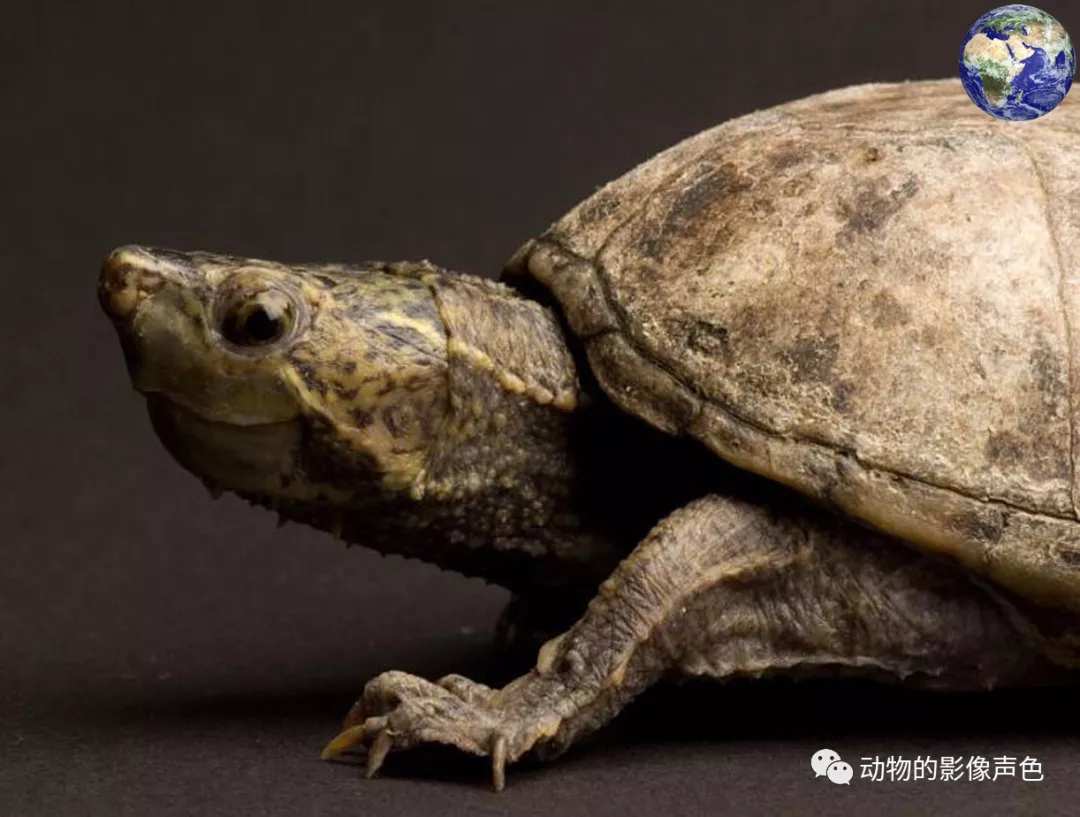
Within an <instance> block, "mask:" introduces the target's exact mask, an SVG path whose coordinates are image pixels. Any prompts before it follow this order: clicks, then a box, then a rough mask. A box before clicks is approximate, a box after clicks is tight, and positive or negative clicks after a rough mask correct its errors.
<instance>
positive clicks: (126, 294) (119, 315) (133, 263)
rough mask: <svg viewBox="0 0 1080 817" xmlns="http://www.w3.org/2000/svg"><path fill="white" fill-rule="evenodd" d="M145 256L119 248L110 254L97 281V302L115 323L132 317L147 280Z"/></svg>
mask: <svg viewBox="0 0 1080 817" xmlns="http://www.w3.org/2000/svg"><path fill="white" fill-rule="evenodd" d="M154 277H156V276H155V275H154V273H149V272H148V271H147V270H146V265H145V253H144V252H143V251H142V250H141V249H139V248H138V247H119V248H117V249H115V250H113V251H112V252H111V253H109V256H108V257H107V258H106V259H105V262H104V263H103V264H102V265H101V274H100V276H99V277H98V300H99V301H100V302H101V308H102V309H104V310H105V313H106V314H107V315H108V316H109V317H110V318H112V319H113V320H114V321H123V320H126V319H128V318H130V317H131V316H132V315H133V314H134V313H135V308H136V307H137V306H138V305H139V301H140V300H142V298H143V296H144V294H145V291H146V288H147V284H148V279H149V278H154Z"/></svg>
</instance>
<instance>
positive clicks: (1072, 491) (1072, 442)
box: [1006, 137, 1080, 518]
mask: <svg viewBox="0 0 1080 817" xmlns="http://www.w3.org/2000/svg"><path fill="white" fill-rule="evenodd" d="M1006 138H1007V139H1009V141H1010V142H1012V143H1013V144H1014V145H1016V147H1017V149H1019V150H1020V151H1022V152H1023V153H1024V154H1025V155H1026V156H1027V157H1028V160H1029V161H1030V162H1031V167H1032V169H1033V170H1034V171H1035V181H1037V182H1038V184H1039V195H1040V197H1041V199H1042V211H1043V217H1044V218H1045V220H1046V228H1047V230H1049V232H1050V245H1051V246H1052V247H1053V248H1054V260H1055V261H1056V262H1057V268H1058V285H1057V299H1058V305H1059V306H1060V308H1061V319H1062V323H1063V325H1064V327H1065V379H1066V383H1067V386H1068V399H1069V418H1068V419H1069V498H1070V500H1071V501H1072V508H1073V517H1074V518H1080V509H1078V508H1077V485H1076V428H1075V424H1076V423H1075V411H1076V406H1075V404H1074V402H1073V377H1074V375H1073V343H1072V335H1073V328H1072V321H1071V320H1070V319H1069V302H1068V300H1067V299H1066V297H1065V278H1066V274H1065V260H1064V258H1063V257H1062V255H1061V244H1060V243H1059V242H1058V236H1057V232H1056V231H1055V230H1054V220H1053V214H1052V213H1051V211H1050V191H1049V190H1047V189H1046V176H1045V175H1044V174H1043V171H1042V168H1041V167H1040V166H1039V161H1038V159H1036V157H1035V154H1034V153H1033V152H1032V150H1031V148H1030V147H1028V146H1027V145H1025V144H1023V143H1021V142H1018V141H1016V140H1015V139H1012V138H1010V137H1006Z"/></svg>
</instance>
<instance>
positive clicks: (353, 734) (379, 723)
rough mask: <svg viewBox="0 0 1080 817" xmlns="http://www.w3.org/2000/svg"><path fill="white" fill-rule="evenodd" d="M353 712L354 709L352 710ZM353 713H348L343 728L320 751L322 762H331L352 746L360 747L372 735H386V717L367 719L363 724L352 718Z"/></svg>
mask: <svg viewBox="0 0 1080 817" xmlns="http://www.w3.org/2000/svg"><path fill="white" fill-rule="evenodd" d="M353 709H354V711H355V707H354V708H353ZM352 715H353V713H352V712H350V713H349V718H348V719H346V723H345V726H344V727H343V728H342V730H341V732H340V733H338V736H337V737H336V738H334V739H333V740H332V741H330V742H329V743H328V744H326V748H325V749H323V750H322V755H321V757H322V759H323V760H332V759H333V758H335V757H338V756H339V755H342V754H344V753H345V752H347V751H349V750H350V749H352V748H353V747H354V746H359V745H361V744H362V743H363V742H364V741H365V740H367V739H368V738H369V737H371V736H372V735H376V736H377V737H382V736H383V735H385V734H386V733H385V732H384V731H383V730H384V729H385V728H386V723H387V720H386V717H385V716H382V717H377V718H367V719H365V720H364V721H363V722H358V721H359V718H353V717H352Z"/></svg>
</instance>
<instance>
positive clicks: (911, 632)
mask: <svg viewBox="0 0 1080 817" xmlns="http://www.w3.org/2000/svg"><path fill="white" fill-rule="evenodd" d="M799 507H800V508H802V507H803V506H802V503H799ZM807 668H809V669H811V670H813V669H825V670H831V671H835V670H836V669H847V670H851V671H859V672H870V673H876V674H885V675H890V676H893V677H896V676H900V677H903V678H906V677H911V676H914V677H915V678H916V679H921V680H924V681H925V682H927V683H930V684H937V685H943V686H955V687H965V686H968V687H970V686H976V687H978V686H983V687H985V686H992V685H994V684H995V683H1011V682H1018V681H1034V680H1045V679H1051V678H1052V676H1053V675H1054V672H1053V668H1052V667H1051V666H1050V664H1049V663H1048V662H1047V661H1046V660H1045V659H1044V658H1043V657H1042V656H1041V655H1040V654H1039V653H1038V652H1037V651H1036V650H1035V648H1033V647H1032V646H1030V645H1029V644H1028V643H1027V642H1026V641H1025V640H1024V639H1023V638H1022V637H1021V636H1020V635H1018V633H1017V631H1016V630H1015V629H1014V628H1013V627H1012V626H1011V625H1010V624H1009V621H1008V618H1007V617H1006V615H1005V614H1004V613H1003V612H1002V610H1001V608H1000V607H999V606H998V605H997V603H996V602H995V601H994V600H993V599H992V598H991V597H990V596H989V595H988V594H987V593H985V592H984V591H983V590H981V589H980V588H978V587H977V586H976V585H975V584H974V583H972V582H971V581H970V580H969V579H968V578H967V576H966V575H965V574H963V573H962V572H961V571H960V570H959V569H957V568H955V567H953V566H952V565H949V564H946V563H944V562H942V561H940V560H936V559H933V558H931V557H927V556H925V555H924V554H922V553H919V552H917V551H915V550H913V549H911V548H908V547H907V546H905V545H903V544H901V543H898V542H896V541H893V540H891V539H888V538H885V537H881V536H877V535H875V534H873V533H871V532H869V531H866V530H864V529H862V528H860V527H857V526H855V525H854V524H851V523H846V522H842V521H840V520H838V519H835V518H834V517H832V516H831V515H830V514H828V513H826V512H824V511H820V510H817V509H813V508H803V510H801V511H787V510H785V511H784V512H780V513H777V512H774V511H772V510H770V509H768V508H762V507H759V506H755V505H748V504H745V503H742V502H737V501H735V500H731V499H727V498H724V497H717V496H710V497H706V498H704V499H701V500H698V501H696V502H694V503H691V504H690V505H688V506H686V507H685V508H682V509H680V510H678V511H676V512H675V513H673V514H671V515H670V516H669V517H667V518H666V519H665V520H664V521H662V522H661V523H660V524H659V525H657V526H656V527H655V528H654V529H653V530H652V532H651V533H650V534H649V535H648V536H647V537H646V538H645V540H644V541H642V542H641V544H639V545H638V547H637V548H636V549H635V550H634V551H633V552H632V553H631V554H630V556H628V557H627V558H626V559H625V560H624V561H623V562H622V563H621V564H620V565H619V566H618V567H617V568H616V569H615V571H614V572H613V573H612V575H611V576H610V577H609V578H608V579H607V580H606V581H605V582H604V583H603V584H602V585H601V586H600V589H599V592H598V593H597V595H596V596H595V598H593V599H592V601H591V602H590V603H589V605H588V609H587V610H586V612H585V614H584V615H583V616H582V617H581V618H580V619H579V620H578V621H577V622H576V623H575V624H574V625H573V626H572V627H571V628H570V629H569V630H568V631H566V632H565V633H563V634H562V635H560V636H558V637H557V638H555V639H552V640H551V641H549V642H548V643H546V644H545V645H544V646H543V647H542V648H541V650H540V653H539V657H538V659H537V662H536V666H535V667H534V668H533V669H532V670H531V671H530V672H528V673H527V674H525V675H523V676H521V677H520V678H517V679H516V680H514V681H512V682H511V683H509V684H507V685H506V686H505V687H503V688H502V689H497V690H494V689H490V688H488V687H486V686H483V685H481V684H476V683H474V682H472V681H469V680H468V679H465V678H462V677H461V676H457V675H451V676H447V677H445V678H443V679H441V680H439V681H438V682H435V683H432V682H430V681H426V680H424V679H421V678H417V677H415V676H412V675H408V674H406V673H402V672H387V673H384V674H382V675H380V676H378V677H376V678H375V679H374V680H372V681H371V682H369V683H368V685H367V686H366V688H365V690H364V693H363V695H362V697H361V699H360V700H359V701H358V702H357V704H356V706H355V707H354V708H353V710H352V712H351V713H350V714H349V717H348V718H347V720H346V724H345V728H344V730H343V731H342V732H341V734H340V735H339V736H338V737H337V738H335V739H334V740H333V741H331V743H330V745H329V746H328V747H327V749H326V751H325V753H324V757H333V756H335V755H337V754H340V753H341V752H343V751H346V750H347V749H349V748H350V747H352V746H355V745H358V744H365V743H366V744H368V745H369V749H368V752H369V754H368V764H367V769H368V774H369V776H370V775H373V774H374V773H375V772H376V771H377V770H378V769H379V767H380V766H381V765H382V762H383V760H384V759H385V757H386V755H387V753H388V752H389V751H390V749H400V748H407V747H409V746H414V745H416V744H419V743H427V742H438V743H444V744H449V745H453V746H457V747H458V748H460V749H462V750H463V751H467V752H471V753H473V754H477V755H487V756H490V758H491V762H492V769H493V780H494V784H495V788H496V789H501V788H502V787H503V784H504V768H505V764H506V763H507V762H511V761H514V760H517V759H518V758H519V757H521V756H522V755H523V754H524V753H526V752H528V751H529V750H530V749H533V748H534V747H535V748H537V749H543V750H544V754H545V755H548V756H551V755H555V754H558V753H560V752H561V751H562V750H564V749H565V748H566V747H568V746H569V745H570V744H571V743H573V742H574V740H575V739H577V738H578V737H580V736H581V735H583V734H585V733H587V732H590V731H593V730H594V729H596V728H598V727H600V726H602V725H603V724H604V723H606V722H607V721H608V720H610V719H611V718H612V717H614V716H615V715H616V714H617V713H618V712H619V711H620V710H621V709H622V708H623V707H624V706H625V705H626V704H627V703H628V702H629V701H630V700H631V699H632V698H633V697H634V696H635V695H637V694H638V693H640V692H642V691H643V690H645V689H646V688H647V687H649V686H650V685H651V684H653V683H654V682H655V681H657V680H658V679H660V678H661V677H662V676H664V675H665V674H671V673H681V674H694V675H707V676H712V677H730V676H735V675H758V674H761V673H763V672H765V671H768V670H791V669H801V670H805V669H807Z"/></svg>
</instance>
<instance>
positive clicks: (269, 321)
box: [219, 288, 296, 348]
mask: <svg viewBox="0 0 1080 817" xmlns="http://www.w3.org/2000/svg"><path fill="white" fill-rule="evenodd" d="M295 325H296V308H295V306H294V305H293V301H292V299H291V298H290V297H289V296H288V295H287V294H286V293H284V292H281V291H279V290H276V289H273V290H263V291H261V292H251V291H250V290H249V291H246V292H245V291H243V288H241V289H239V290H238V291H235V292H234V293H233V294H232V297H231V298H229V299H228V301H227V302H226V303H225V305H224V309H223V310H222V311H221V322H220V329H219V331H220V332H221V336H222V337H223V338H225V340H227V341H228V342H229V343H231V344H232V345H234V346H239V347H242V348H258V347H265V346H270V345H271V344H274V343H277V342H278V341H280V340H281V339H282V338H285V337H286V336H288V335H289V334H290V333H291V332H292V330H293V328H294V327H295Z"/></svg>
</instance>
